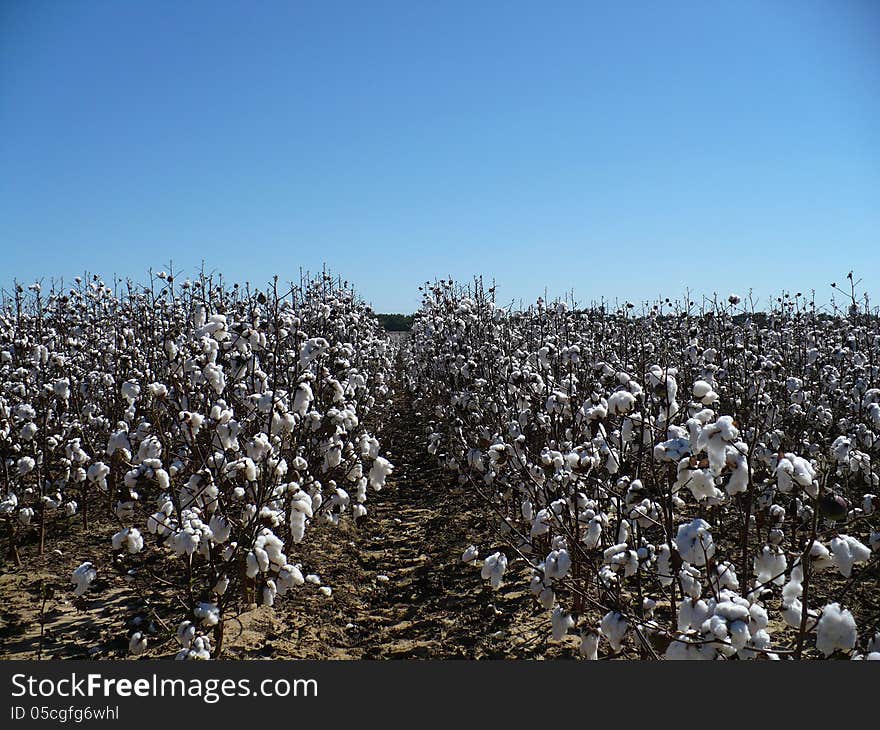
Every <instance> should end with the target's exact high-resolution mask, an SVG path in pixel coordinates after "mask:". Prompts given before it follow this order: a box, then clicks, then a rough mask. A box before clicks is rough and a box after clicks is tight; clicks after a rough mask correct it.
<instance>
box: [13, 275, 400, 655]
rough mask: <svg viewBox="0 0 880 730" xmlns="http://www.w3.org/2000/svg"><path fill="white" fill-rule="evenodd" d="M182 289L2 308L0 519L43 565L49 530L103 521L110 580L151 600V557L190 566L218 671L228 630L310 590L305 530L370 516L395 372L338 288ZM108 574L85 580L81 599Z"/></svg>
mask: <svg viewBox="0 0 880 730" xmlns="http://www.w3.org/2000/svg"><path fill="white" fill-rule="evenodd" d="M176 279H177V277H176V276H175V275H174V274H173V272H164V275H163V276H154V277H153V279H152V281H151V283H150V285H149V286H145V287H140V286H138V285H135V284H133V283H131V282H122V283H121V285H120V284H119V283H116V284H114V285H113V286H112V287H111V286H109V285H108V284H107V283H105V281H104V280H103V279H101V278H100V277H99V276H93V277H87V278H85V279H83V278H77V280H76V281H75V282H74V283H73V285H72V286H70V287H60V286H59V287H53V288H52V290H51V291H50V292H47V291H46V290H44V289H43V288H41V287H35V288H31V289H29V290H27V291H26V290H25V289H24V288H17V289H16V292H15V293H14V296H13V298H12V300H11V301H4V306H3V308H2V312H0V456H2V458H3V459H4V463H5V465H6V470H5V473H7V474H9V475H10V476H12V477H13V479H12V480H7V482H6V484H5V485H4V486H3V489H2V492H0V519H2V518H4V517H8V519H9V520H10V522H11V524H12V525H13V530H14V533H13V534H14V535H17V534H18V533H20V532H21V531H23V530H38V531H39V534H40V535H39V536H40V540H39V545H40V549H41V550H44V549H49V547H50V546H49V544H48V543H49V537H48V535H49V530H48V525H49V523H50V522H52V521H63V520H67V521H72V520H74V519H81V521H82V525H83V528H84V529H88V527H89V519H90V517H91V516H94V515H95V514H96V513H100V512H104V513H106V514H107V515H108V516H109V518H110V519H111V520H112V521H113V522H114V523H115V524H116V528H115V532H114V533H113V534H112V537H110V538H109V539H108V540H107V547H106V549H107V555H108V560H109V559H111V556H112V560H113V561H114V562H115V564H116V565H118V566H120V567H122V566H125V567H126V568H131V569H130V570H129V571H128V573H127V576H128V580H129V581H130V582H131V583H133V584H138V586H139V589H141V590H149V589H150V581H149V571H141V570H139V569H138V567H139V566H140V565H141V564H142V561H144V560H146V559H147V557H148V556H149V555H150V554H151V553H153V552H155V551H161V552H165V553H167V554H168V555H169V556H171V557H174V558H176V559H178V560H180V561H181V564H185V565H186V566H187V568H186V572H187V573H188V574H189V576H190V578H189V581H190V585H191V588H190V589H189V590H186V589H184V587H183V586H179V588H180V595H181V599H182V603H183V604H184V605H187V610H188V611H189V616H188V617H187V620H190V621H193V622H194V623H196V624H198V625H199V627H200V629H199V630H200V631H201V632H202V635H200V636H199V637H194V638H192V640H191V641H189V642H188V644H187V645H186V646H184V649H185V650H186V651H187V652H188V653H189V655H191V656H192V657H198V658H206V657H207V656H214V655H216V654H218V653H220V652H222V644H223V633H222V626H223V622H224V617H225V616H226V615H227V613H228V612H230V611H234V610H238V609H237V607H239V606H241V605H244V604H245V602H247V601H255V602H261V603H265V604H269V605H271V604H273V603H274V602H275V600H276V598H277V597H280V596H284V595H285V593H286V592H288V591H290V590H293V589H295V588H297V587H299V586H302V585H303V583H304V580H303V578H302V575H301V572H300V567H299V564H298V563H297V562H296V561H295V559H294V558H293V556H294V555H295V553H296V551H297V549H298V547H297V545H298V543H299V542H301V541H302V540H304V539H307V538H306V532H307V531H308V529H309V528H310V527H314V526H316V525H318V524H321V525H323V524H328V523H329V524H331V525H332V524H338V523H339V522H340V521H341V520H344V519H346V518H349V517H351V516H363V515H364V514H366V504H365V503H366V502H367V500H368V497H369V495H370V494H371V493H372V492H374V491H378V490H379V489H381V488H383V487H386V486H387V485H388V482H389V477H390V476H391V474H392V471H393V465H392V463H391V462H390V461H389V460H388V459H386V458H384V456H383V454H382V449H381V445H380V442H379V438H377V437H376V435H375V434H377V433H379V432H380V431H381V427H382V424H383V422H384V419H385V418H386V417H387V413H388V403H389V399H390V396H391V387H390V383H391V382H392V378H391V377H390V374H391V371H392V367H393V362H392V357H393V354H394V353H393V350H392V348H390V347H389V344H388V342H387V338H386V336H385V334H384V332H383V331H382V330H381V328H380V327H379V325H378V322H377V320H376V318H375V316H374V315H373V313H372V310H371V309H370V308H369V307H368V306H367V305H366V304H365V303H364V302H362V301H361V300H359V299H358V298H357V297H356V296H355V295H354V293H353V291H352V290H351V289H350V288H348V287H347V286H345V285H343V284H342V283H341V282H339V281H338V280H337V279H334V278H333V277H331V276H330V275H328V274H324V275H322V276H319V277H317V278H315V279H303V280H301V281H300V282H299V283H298V284H291V286H290V287H289V289H285V292H286V293H282V292H281V291H280V287H279V286H278V285H277V284H275V285H273V286H270V287H269V288H268V289H266V290H264V291H256V290H254V291H251V290H249V289H248V290H245V289H243V288H242V287H239V286H238V285H233V286H229V285H228V284H226V283H225V282H222V281H220V280H218V279H216V278H212V277H210V276H205V275H203V276H200V277H198V278H197V279H196V280H195V281H191V280H188V281H187V282H184V284H185V286H184V285H182V284H179V283H177V281H176ZM16 541H17V540H16V539H15V538H13V542H16ZM288 556H290V557H288ZM254 561H255V562H256V564H257V571H256V573H254V572H253V571H252V570H250V569H249V566H250V565H251V564H252V563H253V562H254ZM99 568H100V564H99V561H97V560H96V561H94V563H84V564H83V566H80V568H79V569H78V570H77V572H76V573H75V574H74V577H73V579H72V582H73V585H74V593H75V594H76V595H77V596H81V595H83V594H84V593H85V592H86V591H87V590H88V589H89V586H90V585H91V583H92V581H93V580H94V573H95V571H97V570H98V569H99ZM249 572H250V575H248V573H249ZM169 578H170V579H171V580H172V582H173V581H174V580H177V579H178V576H177V574H176V573H175V571H173V570H172V572H171V575H170V576H169ZM209 604H210V605H214V606H216V611H212V612H210V613H209V614H207V615H205V616H202V615H201V612H202V607H203V606H204V605H209ZM212 617H213V618H216V619H217V620H216V622H213V623H212ZM206 620H207V621H208V622H209V623H212V625H210V626H209V625H207V624H206V623H205V621H206ZM205 632H210V633H211V634H212V635H213V637H214V641H213V642H211V641H209V640H208V636H207V633H205ZM140 646H141V642H140V641H135V642H134V643H133V644H132V649H131V650H132V652H135V651H136V650H138V649H139V647H140Z"/></svg>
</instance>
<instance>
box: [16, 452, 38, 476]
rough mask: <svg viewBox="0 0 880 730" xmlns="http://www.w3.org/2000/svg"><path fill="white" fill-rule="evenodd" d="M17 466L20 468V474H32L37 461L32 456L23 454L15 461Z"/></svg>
mask: <svg viewBox="0 0 880 730" xmlns="http://www.w3.org/2000/svg"><path fill="white" fill-rule="evenodd" d="M15 466H16V469H18V473H19V476H24V475H25V474H30V473H31V472H32V471H33V470H34V469H35V468H36V466H37V462H36V461H34V460H33V459H32V458H31V457H30V456H22V457H21V458H20V459H19V460H18V461H17V462H16V463H15Z"/></svg>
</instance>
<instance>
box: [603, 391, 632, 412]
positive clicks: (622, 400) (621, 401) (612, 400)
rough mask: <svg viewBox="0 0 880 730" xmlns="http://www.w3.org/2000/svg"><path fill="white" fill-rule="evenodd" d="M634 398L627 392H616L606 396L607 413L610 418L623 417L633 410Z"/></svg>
mask: <svg viewBox="0 0 880 730" xmlns="http://www.w3.org/2000/svg"><path fill="white" fill-rule="evenodd" d="M635 404H636V398H635V396H634V395H633V394H632V393H630V392H629V391H627V390H617V391H615V392H614V393H612V394H611V395H609V396H608V413H610V414H611V415H612V416H625V415H626V414H628V413H631V412H632V410H633V408H635Z"/></svg>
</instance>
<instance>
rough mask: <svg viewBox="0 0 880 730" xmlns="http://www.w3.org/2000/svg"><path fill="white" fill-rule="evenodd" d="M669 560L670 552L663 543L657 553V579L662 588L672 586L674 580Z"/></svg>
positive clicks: (667, 546)
mask: <svg viewBox="0 0 880 730" xmlns="http://www.w3.org/2000/svg"><path fill="white" fill-rule="evenodd" d="M671 558H672V550H671V549H670V547H669V545H668V544H665V543H664V544H663V545H661V546H660V548H659V550H658V551H657V579H658V580H659V581H660V585H662V586H669V585H672V582H673V581H674V580H675V577H674V576H673V574H672V566H671V564H670V560H671Z"/></svg>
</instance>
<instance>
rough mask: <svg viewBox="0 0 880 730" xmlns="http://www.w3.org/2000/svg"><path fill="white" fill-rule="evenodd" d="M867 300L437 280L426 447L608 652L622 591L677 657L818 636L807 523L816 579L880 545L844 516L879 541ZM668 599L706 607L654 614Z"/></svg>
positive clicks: (418, 326) (426, 303)
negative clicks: (671, 296) (642, 301)
mask: <svg viewBox="0 0 880 730" xmlns="http://www.w3.org/2000/svg"><path fill="white" fill-rule="evenodd" d="M862 316H863V315H862V314H859V316H858V317H847V318H843V317H839V318H837V319H823V318H820V317H818V316H817V313H816V311H815V309H813V308H812V305H811V304H809V303H808V302H807V301H806V299H805V298H803V297H802V295H798V296H797V297H788V296H786V297H780V299H779V302H778V305H777V306H775V307H774V308H773V309H772V311H770V312H769V313H767V314H766V315H765V314H762V313H755V312H753V311H751V309H750V304H744V303H743V298H742V297H740V296H739V295H731V296H730V297H729V298H728V299H727V300H726V301H725V300H723V299H722V300H704V302H703V303H702V305H698V304H695V303H694V302H684V303H683V302H680V301H679V302H672V301H670V300H658V301H657V302H656V303H654V304H653V306H650V307H645V308H642V309H641V310H639V308H638V307H637V306H636V305H633V304H631V303H624V304H623V305H621V306H620V307H619V308H616V309H614V308H608V307H607V306H606V305H604V304H603V305H602V306H601V307H590V308H581V307H578V306H577V305H575V304H574V303H572V302H571V301H567V302H559V301H557V302H552V301H551V302H548V301H545V300H543V299H539V300H538V301H537V302H536V303H535V304H533V305H530V306H527V307H525V308H520V309H516V308H513V307H503V306H499V305H498V303H497V302H496V301H495V293H494V290H489V289H486V288H485V287H484V286H483V285H482V283H481V282H480V281H475V282H473V283H472V284H461V283H457V282H454V281H452V280H443V281H437V282H434V283H428V284H426V285H425V286H424V287H423V299H422V307H421V310H420V311H419V312H418V313H417V315H416V317H415V321H414V324H413V328H412V333H411V336H410V338H409V339H408V341H407V342H406V344H405V345H404V347H403V351H402V359H403V360H404V365H405V369H404V372H403V376H404V379H405V383H406V386H407V388H408V389H409V390H410V392H411V393H412V394H413V396H414V398H415V403H416V409H417V410H418V411H419V412H420V413H423V414H425V418H426V423H425V424H424V430H425V438H426V450H427V452H428V454H429V455H430V456H431V457H432V458H434V459H436V461H437V463H438V465H439V466H440V467H441V468H442V469H444V470H445V471H447V473H448V474H449V477H450V480H451V481H452V482H454V483H455V484H456V485H457V486H458V487H459V488H465V489H468V488H470V489H472V490H473V491H474V492H475V494H476V495H478V497H479V500H480V501H481V502H482V503H484V504H485V503H491V505H492V506H491V513H492V514H495V515H498V517H499V523H498V532H499V534H500V535H501V536H502V537H503V538H504V540H505V542H506V543H507V544H508V545H509V546H510V548H511V549H513V550H515V551H516V552H517V553H518V554H520V555H522V556H524V557H525V558H526V559H527V560H528V561H529V563H530V566H531V571H526V572H525V573H523V574H521V575H523V576H524V579H525V580H527V581H528V586H529V593H530V594H531V595H532V596H533V598H534V600H535V602H536V604H537V605H538V606H539V607H540V608H541V609H542V610H544V611H546V615H547V621H548V625H549V627H550V631H551V634H553V629H554V628H555V629H556V632H557V633H558V632H559V631H561V629H560V628H559V627H561V626H562V625H563V623H562V622H563V618H562V617H564V616H566V615H568V616H571V617H572V619H573V620H574V621H575V622H576V625H575V626H574V627H570V628H573V629H574V630H576V631H578V632H579V634H580V636H581V637H582V642H583V649H582V652H583V654H584V655H585V656H590V657H592V656H597V655H598V654H597V653H598V652H599V651H601V649H600V648H599V647H600V644H599V643H597V642H596V641H595V637H597V636H601V635H603V632H602V629H601V623H602V619H603V618H604V617H605V616H607V615H608V614H609V612H610V614H611V615H612V616H617V615H619V616H621V617H623V620H625V621H626V622H627V625H628V626H629V627H630V628H631V629H637V630H630V631H628V632H627V633H626V634H625V638H624V640H623V641H624V644H625V645H626V646H627V647H628V648H629V649H630V650H631V651H637V652H639V653H640V654H641V655H645V656H653V655H655V654H656V653H657V652H656V650H655V649H653V648H651V647H649V646H646V642H645V637H648V636H650V637H653V638H652V641H660V640H661V638H662V640H663V641H667V642H669V644H668V646H669V648H668V651H666V652H665V653H664V654H663V655H665V656H668V658H683V657H691V658H715V657H723V658H738V659H768V658H769V659H772V658H777V657H778V658H785V657H787V656H789V652H794V653H796V654H798V655H801V654H802V653H803V652H804V651H809V650H810V646H812V642H813V641H814V640H815V626H816V621H817V620H818V617H819V611H818V609H817V607H815V606H813V605H811V604H812V603H813V602H814V599H811V596H810V594H811V593H812V589H811V588H810V587H809V583H810V581H808V580H805V579H804V575H803V569H802V568H801V567H800V565H799V558H800V556H802V555H803V554H804V551H805V550H807V546H808V544H809V540H810V539H811V537H810V536H811V534H813V533H815V537H814V538H813V543H812V547H811V548H810V550H807V552H808V553H809V557H810V563H809V567H810V570H811V571H813V573H812V574H819V575H820V578H819V580H825V577H824V575H826V574H825V573H824V571H827V570H831V569H834V568H835V564H836V563H837V564H839V565H840V566H841V568H842V569H843V570H846V569H847V565H848V564H849V561H850V557H852V565H851V567H852V571H853V574H855V571H858V570H864V569H865V567H864V566H866V565H867V564H868V563H870V562H871V560H873V559H875V558H873V557H868V558H867V560H866V559H865V558H866V554H865V550H864V549H862V548H860V547H858V546H856V545H854V544H851V543H850V542H848V541H847V540H846V539H845V538H842V537H840V536H839V535H838V534H837V533H843V534H849V535H850V536H852V537H853V539H855V540H857V541H858V543H859V545H861V546H862V547H863V548H867V549H868V550H869V551H871V556H873V555H875V554H876V550H877V546H878V545H880V540H878V539H877V538H872V535H874V534H875V533H876V526H874V524H873V522H872V521H873V519H874V518H873V514H875V510H876V506H875V505H874V501H873V500H872V499H869V498H868V497H867V496H863V495H862V494H860V490H861V491H864V492H865V493H866V494H870V493H874V494H876V491H877V490H876V489H874V490H873V492H872V491H871V485H872V484H874V483H875V481H876V479H875V478H876V477H877V473H876V461H877V460H876V458H874V457H873V456H872V454H875V453H876V450H877V448H878V446H877V444H878V440H877V438H876V437H875V435H874V432H875V431H876V429H877V428H878V426H880V390H878V389H876V388H874V389H872V388H870V387H869V384H870V381H871V379H872V378H874V379H876V377H877V374H878V373H877V372H876V368H875V371H871V370H870V368H871V362H872V360H871V357H872V355H869V354H868V353H875V355H873V357H874V360H873V361H876V353H878V352H880V339H878V338H876V337H875V336H874V334H873V331H872V328H871V325H870V320H868V319H861V317H862ZM840 342H845V343H846V344H845V346H838V345H837V344H835V343H840ZM792 343H798V345H797V346H796V347H793V346H792ZM831 444H834V445H833V446H832V448H831V449H830V451H829V448H828V447H829V445H831ZM829 456H831V458H832V459H833V461H831V462H829ZM835 464H836V466H835ZM646 475H647V476H646ZM829 480H830V481H829ZM845 492H849V493H850V494H848V498H847V499H844V497H843V496H840V501H841V506H840V507H833V506H830V505H829V500H828V498H827V496H826V495H828V494H842V493H845ZM841 509H842V514H841V513H840V511H841ZM850 520H856V522H854V523H853V524H854V525H857V528H856V529H851V528H849V526H848V522H849V521H850ZM843 524H847V529H842V527H841V526H842V525H843ZM719 535H721V536H723V538H722V539H720V540H719V539H717V538H718V536H719ZM743 536H745V538H743ZM835 539H836V540H837V541H836V542H835V543H834V544H835V545H836V546H837V558H834V550H833V549H832V541H834V540H835ZM744 540H745V542H744ZM731 544H734V545H735V546H736V547H731ZM558 550H565V551H566V553H567V555H568V559H570V561H571V565H570V566H569V565H567V560H565V559H563V563H564V564H566V570H565V571H564V573H563V574H562V575H559V574H558V573H557V570H558V568H557V565H558V558H557V557H555V555H554V553H555V552H556V551H558ZM823 551H824V552H823ZM812 574H811V575H812ZM484 577H486V576H484ZM516 579H518V580H519V579H520V578H519V577H517V578H516ZM511 580H513V578H511ZM646 594H647V595H646ZM637 596H639V597H640V598H638V599H637ZM722 596H724V597H725V598H724V600H721V598H722ZM662 600H665V601H667V602H670V603H672V604H673V605H675V606H680V607H682V610H684V611H685V612H687V611H691V610H693V611H695V612H696V615H697V616H699V615H700V611H703V610H706V611H708V613H707V614H706V615H705V616H703V617H702V618H701V619H700V621H699V622H697V624H696V625H692V622H691V619H692V618H693V616H690V617H689V616H685V617H684V618H682V619H681V621H679V618H680V617H679V616H675V617H674V619H673V620H672V621H668V620H667V619H664V618H661V619H659V623H658V618H657V616H658V614H657V613H656V610H651V609H650V608H648V607H649V606H651V605H653V606H655V607H656V606H657V605H658V601H662ZM599 605H601V606H602V608H603V609H604V612H599V608H598V606H599ZM716 608H717V611H716ZM743 611H746V612H748V618H746V616H745V615H744V614H743ZM713 616H714V619H713V618H712V617H713ZM765 616H766V619H765ZM661 617H662V614H661ZM802 618H805V624H804V625H803V626H802V623H803V622H802V621H801V619H802ZM778 619H781V620H783V622H784V623H788V624H789V625H792V624H795V623H796V626H793V628H795V635H796V637H797V639H796V642H795V644H794V645H793V648H792V647H788V648H787V647H785V646H784V645H783V646H778V645H777V642H780V641H781V642H785V641H788V640H789V639H788V638H787V637H780V636H778V635H771V634H770V632H769V628H768V627H769V626H770V625H772V622H773V621H774V620H778ZM694 620H695V619H694ZM707 621H712V622H713V623H712V625H711V626H710V625H708V624H706V625H705V626H704V624H705V623H706V622H707ZM664 622H665V623H664ZM679 623H682V624H683V625H682V627H679ZM689 632H691V633H692V634H693V635H691V634H690V633H689ZM725 632H726V633H725ZM697 635H699V636H701V637H702V638H697ZM722 635H723V636H722ZM624 644H621V650H622V649H623V647H624ZM594 646H595V650H594ZM776 649H780V651H778V652H777V651H775V650H776ZM783 649H786V651H782V650H783ZM611 650H612V651H617V649H614V648H612V649H611Z"/></svg>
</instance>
